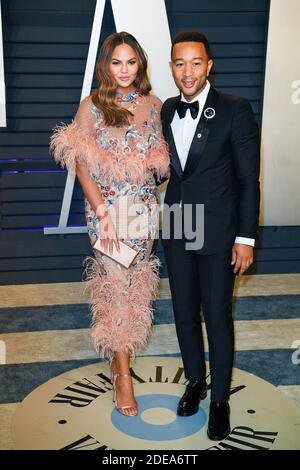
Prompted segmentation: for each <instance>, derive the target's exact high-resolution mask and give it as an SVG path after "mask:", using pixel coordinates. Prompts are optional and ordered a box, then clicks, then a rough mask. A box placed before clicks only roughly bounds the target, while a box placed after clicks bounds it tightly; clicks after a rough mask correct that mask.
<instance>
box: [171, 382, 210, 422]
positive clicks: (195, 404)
mask: <svg viewBox="0 0 300 470" xmlns="http://www.w3.org/2000/svg"><path fill="white" fill-rule="evenodd" d="M206 395H207V384H206V382H189V383H188V384H187V386H186V389H185V392H184V394H183V395H182V398H181V399H180V401H179V403H178V408H177V414H178V416H192V415H194V414H195V413H197V411H198V410H199V403H200V400H203V399H204V398H206Z"/></svg>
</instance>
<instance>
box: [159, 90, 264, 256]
mask: <svg viewBox="0 0 300 470" xmlns="http://www.w3.org/2000/svg"><path fill="white" fill-rule="evenodd" d="M179 99H180V96H178V97H174V98H169V99H168V100H167V101H166V102H165V103H164V104H163V106H162V110H161V119H162V126H163V132H164V136H165V139H166V141H167V143H168V144H169V151H170V161H171V173H170V179H169V183H168V186H167V190H166V195H165V204H168V205H169V206H171V205H172V204H174V203H178V204H179V202H180V201H182V207H184V204H191V205H192V206H193V207H195V205H196V204H204V245H203V248H202V249H201V250H200V251H199V250H197V251H199V253H202V254H212V253H217V252H220V251H225V250H227V249H229V248H231V247H232V246H233V244H234V240H235V237H236V236H240V237H247V238H257V231H258V216H259V202H260V189H259V169H260V135H259V128H258V125H257V123H256V120H255V118H254V115H253V112H252V108H251V106H250V104H249V102H248V101H247V100H245V99H243V98H238V97H235V96H232V95H229V94H225V93H222V92H219V91H217V90H216V89H215V88H214V87H213V86H211V88H210V90H209V93H208V97H207V100H206V103H205V106H204V110H205V109H207V108H213V110H215V116H214V117H213V118H211V119H207V118H206V117H205V116H204V111H203V112H202V115H201V118H200V120H199V123H198V126H197V129H196V132H195V135H194V138H193V141H192V144H191V147H190V151H189V154H188V159H187V162H186V166H185V169H184V171H182V168H181V164H180V160H179V157H178V154H177V150H176V146H175V142H174V136H173V133H172V129H171V122H172V119H173V117H174V113H175V111H176V103H177V101H178V100H179ZM212 114H213V113H212ZM200 135H201V137H200ZM162 243H163V245H165V244H166V243H168V240H167V239H163V240H162Z"/></svg>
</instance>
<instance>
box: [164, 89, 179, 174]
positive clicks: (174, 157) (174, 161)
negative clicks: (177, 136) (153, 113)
mask: <svg viewBox="0 0 300 470" xmlns="http://www.w3.org/2000/svg"><path fill="white" fill-rule="evenodd" d="M179 100H180V95H179V96H176V97H175V98H173V99H172V101H170V104H169V107H168V109H167V110H166V115H167V119H166V122H165V135H166V138H167V141H168V144H169V153H170V161H171V166H173V168H174V170H175V171H176V173H177V174H178V176H179V177H180V178H181V177H182V175H183V171H182V167H181V163H180V159H179V156H178V152H177V149H176V144H175V140H174V135H173V132H172V127H171V122H172V121H173V117H174V114H175V111H176V104H177V102H178V101H179Z"/></svg>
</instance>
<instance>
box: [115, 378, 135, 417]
mask: <svg viewBox="0 0 300 470" xmlns="http://www.w3.org/2000/svg"><path fill="white" fill-rule="evenodd" d="M112 377H113V380H112V383H113V402H114V403H115V408H116V410H117V411H119V413H121V414H122V415H124V416H136V415H137V414H138V407H137V402H136V400H134V401H135V404H134V405H132V404H131V405H129V404H125V405H121V404H120V403H119V402H118V397H117V387H116V381H117V378H118V377H128V378H129V379H130V380H131V375H130V374H116V373H114V372H112ZM128 408H132V409H134V410H135V411H134V412H133V413H132V414H128V413H126V412H125V413H124V410H128Z"/></svg>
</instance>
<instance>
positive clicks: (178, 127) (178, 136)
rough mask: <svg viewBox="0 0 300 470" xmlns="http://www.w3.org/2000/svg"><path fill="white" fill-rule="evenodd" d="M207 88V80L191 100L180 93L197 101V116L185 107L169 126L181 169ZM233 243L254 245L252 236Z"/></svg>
mask: <svg viewBox="0 0 300 470" xmlns="http://www.w3.org/2000/svg"><path fill="white" fill-rule="evenodd" d="M209 89H210V83H209V81H208V80H207V81H206V84H205V87H204V88H203V90H202V91H201V92H200V93H199V95H198V96H196V98H195V99H193V100H192V101H187V100H186V99H185V97H184V96H183V94H181V101H185V102H188V103H193V102H194V101H198V102H199V113H198V116H197V117H196V119H193V118H192V116H191V111H190V110H189V109H187V111H186V115H185V117H184V118H182V119H180V117H179V116H178V113H177V111H176V112H175V114H174V118H173V121H172V123H171V128H172V132H173V136H174V141H175V145H176V149H177V153H178V157H179V160H180V163H181V167H182V170H183V171H184V168H185V165H186V161H187V157H188V154H189V150H190V147H191V144H192V141H193V137H194V134H195V131H196V128H197V125H198V123H199V120H200V117H201V114H202V111H203V108H204V106H205V102H206V99H207V95H208V92H209ZM180 204H181V202H180ZM235 243H241V244H243V245H250V246H254V244H255V240H254V238H245V237H236V239H235Z"/></svg>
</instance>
